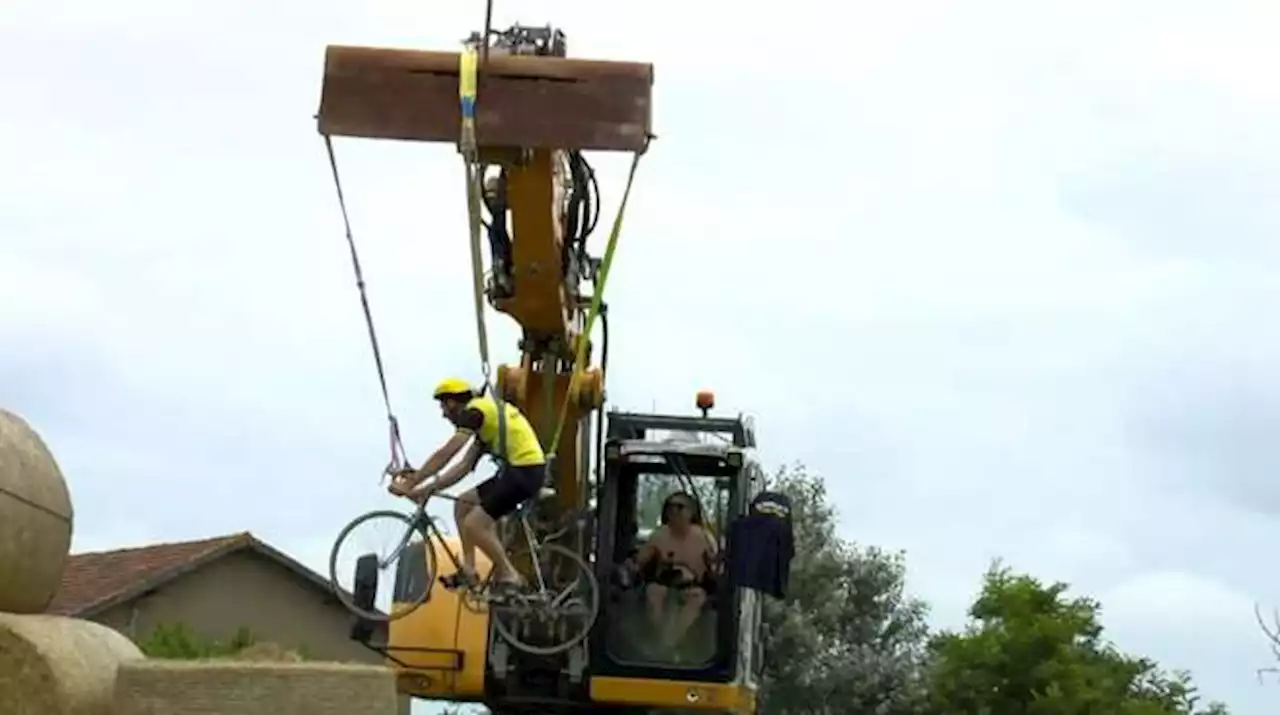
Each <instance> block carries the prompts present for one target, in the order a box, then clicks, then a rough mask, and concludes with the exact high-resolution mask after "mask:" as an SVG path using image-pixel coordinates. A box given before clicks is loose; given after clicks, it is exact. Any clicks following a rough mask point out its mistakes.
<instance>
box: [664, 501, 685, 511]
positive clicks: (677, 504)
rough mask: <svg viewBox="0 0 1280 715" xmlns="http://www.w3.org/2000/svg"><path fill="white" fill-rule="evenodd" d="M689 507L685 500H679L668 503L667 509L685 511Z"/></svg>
mask: <svg viewBox="0 0 1280 715" xmlns="http://www.w3.org/2000/svg"><path fill="white" fill-rule="evenodd" d="M688 508H689V505H688V504H685V503H684V502H678V501H674V502H671V503H670V504H668V505H667V509H668V510H670V511H685V510H687V509H688Z"/></svg>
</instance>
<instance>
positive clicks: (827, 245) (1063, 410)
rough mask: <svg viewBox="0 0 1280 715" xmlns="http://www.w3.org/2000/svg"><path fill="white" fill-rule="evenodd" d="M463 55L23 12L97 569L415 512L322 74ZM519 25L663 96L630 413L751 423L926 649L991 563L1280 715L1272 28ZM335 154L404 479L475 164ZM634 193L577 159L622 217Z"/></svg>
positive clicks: (1065, 21) (973, 22) (616, 368)
mask: <svg viewBox="0 0 1280 715" xmlns="http://www.w3.org/2000/svg"><path fill="white" fill-rule="evenodd" d="M517 6H518V10H519V13H518V14H516V8H517ZM482 18H483V7H482V6H481V5H480V4H479V3H463V4H457V3H453V4H440V3H409V2H404V1H403V0H369V1H368V2H360V3H354V2H346V3H337V2H333V0H307V1H305V2H304V1H303V0H273V1H271V2H262V1H261V0H257V1H254V2H250V1H249V0H225V1H224V2H219V3H208V2H201V3H195V2H190V1H189V0H172V1H171V2H165V3H160V2H157V1H155V0H150V1H148V0H118V1H117V2H113V3H101V2H97V1H96V0H7V1H6V2H5V3H4V5H3V8H2V9H0V87H4V88H5V99H4V106H3V111H0V158H3V161H2V164H0V165H2V166H3V170H0V236H2V237H3V238H2V239H0V342H2V343H3V344H4V345H5V346H6V349H5V350H4V351H0V405H3V406H5V407H6V408H8V409H11V410H14V411H16V412H18V413H20V414H22V415H23V416H25V417H26V418H27V419H28V420H30V421H31V422H32V423H33V424H34V425H35V426H36V427H37V429H39V431H40V432H41V433H42V435H43V436H44V437H45V438H46V440H47V441H48V442H49V443H50V445H51V447H52V448H53V449H54V451H55V453H56V454H57V455H58V459H59V461H60V463H61V465H62V467H63V470H64V471H65V472H66V474H67V477H68V480H69V482H70V485H71V488H72V492H73V497H74V499H75V503H76V505H77V508H76V524H75V543H74V546H75V548H76V549H77V550H89V549H102V548H112V547H117V546H123V545H132V544H142V543H148V542H152V541H156V540H176V539H186V538H201V537H207V536H213V535H220V534H224V533H230V532H235V531H240V530H251V531H253V532H254V533H255V534H257V535H258V536H260V537H261V538H263V539H265V540H267V541H268V542H270V543H272V544H274V545H276V546H277V547H279V548H281V549H283V550H285V551H287V552H289V553H291V554H294V555H296V556H298V557H299V558H300V559H302V560H303V561H304V562H306V563H308V564H310V565H312V566H314V567H316V568H317V569H319V568H321V567H322V566H323V564H324V562H325V558H326V554H327V552H328V549H329V545H330V542H331V540H332V538H333V536H334V535H335V534H336V532H337V530H338V529H339V528H340V527H341V526H342V525H343V524H344V523H345V522H346V521H347V520H349V519H350V518H351V517H353V516H354V515H355V514H356V513H358V512H360V511H363V510H365V509H368V508H372V507H377V506H384V505H393V504H394V501H393V500H391V498H390V497H389V496H387V495H386V494H385V493H384V492H383V491H382V489H381V487H380V486H379V472H380V470H381V468H382V466H383V464H384V463H385V461H386V453H385V452H386V434H385V423H384V420H383V416H382V412H381V409H382V408H381V402H380V400H381V398H380V395H379V393H378V387H377V381H376V378H375V373H374V370H373V365H372V361H371V358H370V352H369V347H368V344H367V342H366V337H365V332H364V331H365V328H364V325H363V323H362V317H361V314H360V311H359V303H358V300H357V296H356V292H355V288H354V281H353V279H352V276H351V273H350V265H349V263H348V257H347V254H346V248H345V245H344V243H343V236H342V225H341V219H340V216H339V214H338V211H337V205H336V200H335V195H334V191H333V187H332V184H331V178H330V176H329V174H328V166H327V163H326V159H325V155H324V151H323V145H322V142H321V140H320V138H319V137H318V136H317V135H316V133H315V126H314V121H313V118H312V117H313V115H314V112H315V110H316V107H317V106H318V98H319V88H320V81H321V76H322V57H323V51H324V46H325V45H326V44H330V43H332V44H364V45H378V46H393V47H418V48H423V49H451V48H454V47H456V46H457V45H456V43H457V42H458V41H459V40H461V39H462V38H463V37H465V36H466V35H467V34H468V33H469V32H470V31H471V30H472V29H474V28H476V27H477V26H478V25H479V23H481V22H482ZM514 21H523V22H535V23H540V22H544V21H552V22H556V23H558V24H559V25H561V26H563V27H564V29H565V30H566V32H567V33H568V36H569V41H570V51H571V53H572V54H574V55H577V56H583V57H592V58H602V59H629V60H641V61H651V62H653V63H654V64H655V65H656V86H655V124H656V132H657V133H658V135H659V140H658V141H657V142H656V143H655V145H654V146H653V148H652V150H651V151H650V153H649V155H648V156H646V158H645V159H644V162H643V164H642V166H641V168H640V173H639V176H638V178H637V184H636V188H635V192H634V196H633V201H632V204H631V206H630V209H629V213H628V220H627V223H626V226H625V229H624V235H623V236H622V239H621V243H620V246H619V249H618V258H617V260H616V263H615V270H614V273H613V275H612V276H611V279H610V284H609V288H608V297H609V300H610V303H611V317H612V321H611V322H612V328H613V330H612V335H611V338H612V340H613V345H612V346H611V363H612V364H611V365H610V384H609V395H610V399H611V401H612V403H613V404H614V405H615V406H617V407H621V408H627V409H636V410H648V409H654V408H656V409H659V410H663V411H673V412H686V411H691V410H692V408H693V396H694V394H695V392H696V391H697V390H698V389H700V388H704V387H705V388H711V389H714V390H715V391H716V393H717V394H718V396H719V401H720V404H721V407H720V410H721V411H723V412H726V413H735V412H738V411H742V412H747V413H750V414H752V415H754V416H755V418H756V420H757V427H758V430H759V436H760V440H761V442H762V456H763V457H764V458H765V460H766V461H767V462H768V463H769V464H771V465H781V464H787V463H792V462H797V461H798V462H803V463H804V464H805V465H807V466H808V467H809V468H810V469H812V470H814V471H816V472H818V473H820V474H822V475H824V476H825V478H826V479H827V480H828V484H829V488H830V491H831V496H832V499H833V500H834V501H835V503H836V504H837V505H838V507H839V510H840V513H841V532H842V535H843V536H844V537H846V538H848V539H850V540H853V541H856V542H858V543H861V544H874V545H879V546H883V547H886V548H891V549H903V550H905V551H906V555H907V559H908V565H909V568H910V581H909V586H910V588H911V589H912V590H913V591H914V592H915V593H917V594H918V595H920V596H921V597H923V598H925V599H927V600H928V601H929V602H930V603H931V604H932V606H933V616H932V618H933V622H934V623H935V624H936V625H939V626H955V625H958V624H960V623H961V622H962V619H963V614H964V609H965V607H966V605H967V603H968V602H969V601H970V599H971V598H972V596H973V595H974V593H975V591H976V589H977V587H978V584H979V579H980V576H981V573H982V571H983V569H984V568H985V567H986V565H987V564H988V563H989V562H990V561H991V559H993V558H996V557H1001V558H1003V559H1004V560H1005V562H1006V563H1008V564H1009V565H1010V566H1012V567H1014V568H1016V569H1019V570H1025V571H1028V572H1031V573H1033V574H1035V575H1037V576H1039V577H1041V578H1044V579H1047V580H1065V581H1069V582H1070V583H1072V584H1073V586H1074V587H1076V588H1077V589H1078V590H1079V592H1080V593H1085V594H1089V595H1092V596H1094V597H1096V598H1098V599H1099V600H1100V601H1101V602H1102V604H1103V618H1104V622H1105V624H1106V625H1107V626H1108V629H1109V632H1110V634H1111V635H1112V637H1113V638H1114V639H1115V640H1116V641H1117V642H1118V643H1119V645H1120V646H1121V647H1122V648H1125V649H1128V650H1131V651H1134V652H1139V653H1143V654H1146V655H1149V656H1152V657H1154V658H1157V659H1159V660H1160V661H1161V662H1162V663H1163V664H1165V665H1166V666H1169V667H1181V668H1189V669H1191V670H1192V671H1193V673H1194V674H1195V676H1196V679H1197V681H1198V682H1199V683H1200V684H1201V686H1202V688H1203V690H1204V692H1205V694H1206V695H1207V696H1208V697H1211V698H1217V699H1222V700H1224V701H1226V702H1227V703H1228V704H1229V705H1231V706H1232V708H1233V712H1235V713H1237V714H1238V715H1262V714H1263V713H1264V712H1266V713H1269V712H1273V711H1274V708H1275V706H1276V704H1277V703H1280V682H1272V683H1268V684H1265V685H1264V684H1260V683H1259V681H1258V679H1257V676H1256V670H1257V669H1258V668H1259V667H1265V666H1267V665H1270V664H1271V662H1270V654H1269V652H1268V649H1267V646H1266V643H1265V641H1264V639H1263V638H1262V637H1261V635H1260V634H1259V633H1258V631H1257V628H1256V626H1255V625H1254V623H1253V612H1252V608H1253V603H1254V602H1255V601H1259V602H1261V603H1263V604H1264V606H1268V607H1269V605H1270V604H1277V605H1280V575H1278V574H1277V573H1276V572H1275V571H1274V570H1272V569H1270V568H1269V567H1267V566H1266V564H1267V563H1268V562H1269V556H1270V546H1271V545H1272V544H1274V543H1276V542H1277V541H1278V540H1280V518H1278V517H1280V481H1277V480H1276V479H1274V474H1275V472H1276V468H1277V467H1278V466H1280V451H1278V450H1277V447H1276V440H1275V438H1274V436H1273V435H1272V434H1271V430H1272V429H1274V425H1275V424H1276V423H1277V420H1278V419H1280V367H1277V365H1280V361H1277V359H1276V358H1278V357H1280V327H1278V325H1280V324H1278V323H1277V322H1276V321H1274V320H1272V319H1271V314H1272V313H1274V312H1275V311H1276V310H1278V309H1280V282H1277V281H1274V280H1271V278H1272V276H1273V275H1274V268H1275V265H1276V262H1277V261H1280V242H1276V241H1274V240H1272V239H1271V238H1269V237H1271V236H1274V235H1275V234H1276V233H1277V231H1280V208H1277V205H1276V204H1275V203H1274V201H1272V200H1271V199H1272V195H1271V194H1270V193H1269V190H1267V189H1266V187H1267V186H1273V187H1274V186H1277V185H1280V134H1278V133H1277V132H1276V131H1275V127H1276V126H1277V125H1278V123H1280V85H1278V84H1277V83H1276V82H1275V81H1274V76H1273V75H1274V72H1273V71H1272V68H1274V67H1276V66H1280V45H1277V44H1276V43H1275V42H1274V37H1275V35H1276V32H1277V30H1280V5H1277V4H1275V3H1274V2H1267V1H1263V0H1254V1H1243V0H1241V1H1237V0H1219V1H1218V2H1215V3H1212V4H1209V3H1202V2H1189V1H1187V0H1173V1H1167V0H1166V1H1165V2H1156V1H1155V0H1110V1H1108V2H1102V1H1101V0H1077V1H1074V2H1047V1H1043V0H1035V1H1033V0H975V1H974V2H967V3H952V2H943V1H942V0H915V1H913V2H905V3H871V2H862V1H860V0H855V1H852V2H846V3H839V4H836V3H830V4H828V3H822V2H819V1H818V0H792V1H791V2H788V3H786V5H785V6H779V5H771V4H767V3H766V4H762V5H760V6H756V7H755V8H754V9H751V8H743V7H742V6H739V5H729V4H727V3H721V2H707V3H681V4H679V5H677V4H675V3H663V2H659V3H657V4H654V3H641V4H625V3H624V4H619V3H598V2H597V3H591V2H585V1H584V0H528V1H527V2H521V3H518V4H517V3H504V2H501V0H499V2H497V4H496V7H495V25H499V26H502V25H505V24H508V23H510V22H514ZM824 33H825V34H824ZM797 97H800V98H802V99H801V101H797ZM337 150H338V158H339V161H340V164H341V167H342V174H343V180H344V183H345V188H346V191H347V194H348V200H349V203H350V206H351V210H352V219H353V221H354V225H355V231H356V236H357V240H358V241H360V243H361V248H362V253H363V255H362V258H363V261H364V263H365V272H366V277H367V278H368V280H369V283H370V291H371V300H372V303H373V308H374V311H375V314H376V319H377V324H378V327H379V330H380V333H381V339H382V341H383V349H384V351H385V354H386V360H387V362H388V370H389V373H390V375H389V377H390V380H391V389H392V399H393V400H394V403H395V406H396V409H397V411H398V413H399V414H400V416H401V420H402V422H403V424H404V430H405V434H406V438H407V441H408V443H409V448H410V450H411V451H412V452H413V453H414V454H415V455H416V456H415V459H421V458H422V457H423V456H425V455H426V454H427V453H429V451H430V450H431V449H432V448H433V447H434V446H435V444H436V443H437V442H439V441H440V440H442V439H443V438H444V437H445V436H446V435H447V434H448V433H447V430H446V427H445V425H444V424H443V423H442V422H441V420H440V419H439V415H438V412H437V411H436V409H435V408H434V406H433V405H432V404H431V402H430V399H429V390H430V388H431V386H432V384H433V383H434V382H435V381H436V380H437V379H439V378H440V377H442V376H446V375H455V374H457V375H463V376H467V377H472V378H475V377H478V376H479V375H478V373H479V367H478V357H477V346H476V337H475V329H474V322H473V321H474V318H473V315H472V313H471V311H470V295H471V294H470V273H469V264H468V248H467V233H466V212H465V204H464V202H463V183H462V176H461V167H460V165H459V164H460V162H458V160H457V158H456V155H455V153H454V150H453V148H452V147H447V146H427V145H413V144H405V143H393V142H374V141H360V140H338V143H337ZM627 161H628V159H627V157H624V156H615V155H597V156H595V157H593V162H594V164H595V165H596V168H597V170H598V172H599V173H600V177H601V184H602V190H603V192H604V199H605V218H606V219H611V218H612V215H613V211H614V209H615V207H616V202H617V200H618V198H619V196H620V194H621V190H622V182H623V179H624V177H625V171H626V167H627ZM598 235H599V236H600V239H601V240H602V238H603V235H604V231H600V232H599V234H598ZM595 245H596V248H597V250H599V249H600V248H601V247H602V245H601V243H597V244H595ZM489 324H490V326H491V328H490V329H491V334H492V344H493V345H494V350H495V352H496V354H497V360H499V361H501V360H513V359H515V356H516V347H515V337H516V331H515V329H514V327H513V326H512V325H511V323H510V322H509V321H508V320H507V319H506V318H504V317H501V316H497V315H494V314H491V315H490V318H489Z"/></svg>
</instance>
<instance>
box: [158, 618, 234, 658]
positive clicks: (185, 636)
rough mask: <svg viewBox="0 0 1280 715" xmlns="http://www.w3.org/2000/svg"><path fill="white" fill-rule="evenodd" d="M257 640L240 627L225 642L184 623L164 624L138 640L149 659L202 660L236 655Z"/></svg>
mask: <svg viewBox="0 0 1280 715" xmlns="http://www.w3.org/2000/svg"><path fill="white" fill-rule="evenodd" d="M256 642H257V639H256V638H255V637H254V635H253V634H252V633H251V632H250V631H249V629H247V628H241V629H239V630H238V631H236V633H235V635H234V636H232V638H231V640H229V641H227V642H225V643H223V642H221V641H217V640H210V639H206V638H202V637H201V636H199V635H197V634H196V633H195V632H193V631H192V630H191V629H189V628H188V627H187V626H186V625H185V624H182V623H175V624H166V623H161V624H159V625H157V626H156V627H155V629H154V630H153V631H151V633H149V634H147V636H146V637H145V638H142V639H141V640H139V641H138V648H139V650H141V651H142V652H143V654H144V655H146V656H147V657H148V658H165V659H169V660H200V659H205V658H226V657H229V656H233V655H235V654H236V653H239V652H240V651H242V650H244V649H245V648H248V647H249V646H251V645H253V644H254V643H256Z"/></svg>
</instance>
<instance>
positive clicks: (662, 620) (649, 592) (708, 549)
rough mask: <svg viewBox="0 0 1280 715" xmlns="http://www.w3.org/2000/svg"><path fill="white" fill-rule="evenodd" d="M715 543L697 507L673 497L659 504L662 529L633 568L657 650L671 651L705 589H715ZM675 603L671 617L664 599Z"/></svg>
mask: <svg viewBox="0 0 1280 715" xmlns="http://www.w3.org/2000/svg"><path fill="white" fill-rule="evenodd" d="M716 551H717V548H716V543H715V539H713V538H712V537H711V535H710V534H708V533H707V532H706V530H705V529H704V528H703V526H702V513H701V510H700V509H699V508H698V502H697V501H696V500H695V499H694V498H693V497H692V496H690V495H689V494H687V493H685V492H676V493H675V494H672V495H671V496H669V497H667V499H666V501H665V502H663V504H662V526H660V527H659V528H658V529H657V530H656V531H654V532H653V534H652V535H651V536H650V537H649V541H648V543H646V544H645V545H644V547H643V548H641V549H640V554H639V555H638V557H637V559H636V560H637V566H639V568H640V571H641V573H642V574H644V575H645V581H646V582H647V583H646V586H645V600H646V601H647V603H648V613H649V619H650V622H651V623H652V624H653V625H654V627H655V629H656V632H658V633H661V637H662V640H661V644H662V646H663V647H665V648H670V647H674V646H675V645H676V644H678V643H679V642H680V641H681V640H682V639H683V638H684V636H685V633H686V632H688V630H689V628H690V627H691V626H692V625H693V623H694V622H695V621H696V620H698V616H699V615H700V614H701V613H702V607H703V606H704V605H705V604H706V602H707V591H708V589H711V588H714V586H715V574H714V567H713V564H714V563H715V561H714V560H715V555H716ZM672 592H675V593H676V594H677V595H678V596H679V598H678V601H679V605H678V606H677V608H676V613H675V614H674V617H672V616H671V614H667V613H666V612H665V611H666V608H667V597H668V595H670V594H671V593H672Z"/></svg>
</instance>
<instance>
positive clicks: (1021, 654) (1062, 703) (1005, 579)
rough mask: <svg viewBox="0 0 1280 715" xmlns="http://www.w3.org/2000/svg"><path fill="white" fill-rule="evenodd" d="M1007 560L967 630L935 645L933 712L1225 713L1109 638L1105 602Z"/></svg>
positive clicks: (1178, 674)
mask: <svg viewBox="0 0 1280 715" xmlns="http://www.w3.org/2000/svg"><path fill="white" fill-rule="evenodd" d="M1067 588H1068V587H1067V585H1066V584H1064V583H1054V584H1052V585H1048V586H1046V585H1044V584H1042V583H1040V582H1039V581H1037V580H1036V579H1034V578H1032V577H1030V576H1026V575H1020V574H1014V573H1012V572H1011V571H1010V570H1009V569H1007V568H1004V567H1002V566H1001V565H1000V564H998V563H997V564H995V565H993V566H992V567H991V568H990V569H989V570H988V572H987V574H986V576H985V578H984V580H983V586H982V591H981V593H980V594H979V595H978V598H977V600H976V601H975V602H974V604H973V606H972V607H971V608H970V609H969V617H970V623H969V624H968V625H967V626H966V627H965V628H964V630H963V631H961V632H958V633H956V632H943V633H940V634H938V635H937V636H935V637H934V638H933V639H932V641H931V643H930V651H931V655H932V665H931V673H930V676H931V677H930V683H929V685H930V696H931V697H930V706H931V707H930V711H931V713H932V714H933V715H1092V714H1093V713H1114V714H1115V715H1226V712H1227V710H1226V708H1225V706H1223V705H1222V704H1220V703H1210V704H1209V705H1208V706H1207V707H1205V708H1201V707H1200V705H1199V700H1200V699H1199V697H1198V696H1197V695H1196V689H1195V687H1194V686H1193V685H1192V683H1191V677H1190V675H1189V674H1188V673H1186V672H1185V671H1175V672H1174V673H1172V674H1166V673H1165V672H1163V671H1161V670H1160V668H1159V667H1158V665H1157V664H1156V663H1155V662H1154V661H1151V660H1149V659H1146V658H1135V657H1131V656H1128V655H1125V654H1123V653H1121V652H1120V651H1118V650H1117V649H1116V648H1115V646H1113V645H1112V644H1110V643H1109V642H1107V641H1105V640H1104V639H1103V628H1102V625H1101V623H1100V622H1099V619H1098V610H1099V604H1098V603H1097V602H1096V601H1093V600H1091V599H1088V598H1067V597H1066V595H1065V594H1066V591H1067Z"/></svg>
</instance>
